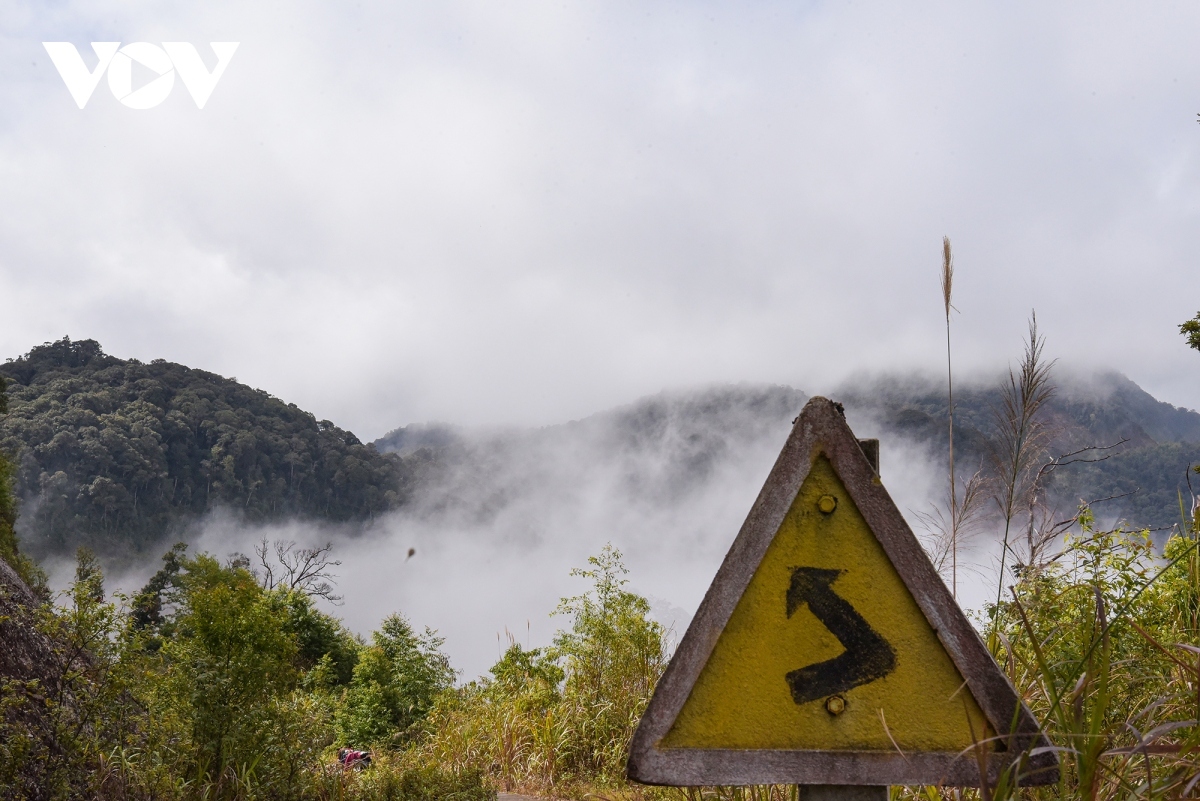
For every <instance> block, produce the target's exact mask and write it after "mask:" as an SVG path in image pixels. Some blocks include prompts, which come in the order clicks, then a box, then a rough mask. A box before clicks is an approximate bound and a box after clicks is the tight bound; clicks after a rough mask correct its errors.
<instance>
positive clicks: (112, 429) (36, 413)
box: [0, 338, 408, 554]
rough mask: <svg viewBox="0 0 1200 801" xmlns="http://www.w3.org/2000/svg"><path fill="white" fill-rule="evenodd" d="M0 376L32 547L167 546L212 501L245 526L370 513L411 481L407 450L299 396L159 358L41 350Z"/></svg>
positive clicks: (53, 346)
mask: <svg viewBox="0 0 1200 801" xmlns="http://www.w3.org/2000/svg"><path fill="white" fill-rule="evenodd" d="M0 379H7V384H8V405H9V410H8V414H7V415H4V416H3V417H0V451H4V452H5V453H7V454H8V455H9V458H10V459H12V461H13V462H14V465H15V469H14V471H13V480H14V485H15V486H14V490H15V492H16V494H17V497H18V498H19V499H20V502H21V514H22V518H23V520H22V527H21V533H22V540H23V546H24V547H25V549H26V550H28V551H30V552H31V553H33V554H46V553H51V552H57V553H64V552H66V553H69V552H71V550H73V549H74V548H75V547H76V546H77V545H88V546H90V547H92V548H94V549H95V550H96V551H98V552H103V553H108V554H120V553H122V552H125V553H131V552H137V551H143V550H145V549H146V548H147V547H153V548H157V547H158V546H159V545H160V544H161V543H162V542H163V540H164V538H165V537H167V536H172V535H177V534H178V533H179V530H180V529H181V528H182V527H183V526H184V525H185V524H186V523H187V522H188V521H189V520H191V519H194V518H195V517H196V516H198V515H200V514H203V513H204V512H206V511H208V510H211V509H214V508H216V507H224V508H226V509H228V510H231V511H233V512H234V513H236V514H238V515H240V516H241V517H243V518H244V519H246V520H248V521H265V520H272V519H280V518H284V517H288V516H307V517H315V518H320V519H324V520H331V521H353V520H366V519H369V518H371V517H372V516H374V515H377V514H379V513H381V512H384V511H387V510H388V509H391V508H394V507H396V506H397V505H398V504H400V503H401V502H402V500H403V498H404V496H405V493H406V491H407V489H408V483H407V481H406V471H405V467H404V464H403V463H402V461H401V460H400V459H399V458H397V457H395V456H392V455H382V454H380V453H378V452H377V451H376V450H375V448H374V447H373V446H371V445H368V444H363V443H362V442H360V441H359V440H358V438H356V437H355V436H354V435H353V434H352V433H350V432H348V431H345V430H343V429H340V428H338V427H337V426H335V425H334V424H333V423H331V422H329V421H328V420H317V419H316V418H315V417H314V416H313V415H312V414H310V413H308V412H305V411H304V410H302V409H299V408H298V407H297V406H296V405H295V404H290V403H285V402H283V401H281V400H279V399H277V398H274V397H272V396H270V395H268V394H267V393H266V392H263V391H262V390H256V389H252V388H251V387H248V386H246V385H244V384H240V383H238V382H237V381H236V380H233V379H229V378H222V377H221V376H218V375H214V374H213V373H209V372H205V371H203V370H195V369H192V368H189V367H185V366H183V365H180V364H174V363H172V362H167V361H163V360H161V359H156V360H154V361H152V362H150V363H149V364H144V363H142V362H139V361H137V360H134V359H118V358H116V357H114V356H109V355H108V354H106V353H104V351H103V350H102V348H101V347H100V344H99V343H97V342H95V341H93V340H80V341H72V340H70V339H66V338H64V339H62V340H60V341H58V342H54V343H48V344H45V345H42V346H40V347H36V348H34V349H32V350H31V351H30V352H29V353H27V354H26V355H24V356H22V357H21V358H18V359H15V360H10V361H8V362H7V363H5V364H3V365H0ZM4 478H5V477H4V476H0V480H2V479H4Z"/></svg>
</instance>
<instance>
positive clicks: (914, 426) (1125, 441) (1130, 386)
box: [839, 372, 1200, 528]
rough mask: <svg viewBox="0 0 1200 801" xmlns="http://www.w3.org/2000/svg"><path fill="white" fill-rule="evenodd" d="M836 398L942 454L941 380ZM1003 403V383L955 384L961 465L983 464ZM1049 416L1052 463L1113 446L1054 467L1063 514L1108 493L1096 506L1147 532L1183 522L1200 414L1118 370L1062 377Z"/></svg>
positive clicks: (873, 383) (858, 390)
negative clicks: (1069, 455)
mask: <svg viewBox="0 0 1200 801" xmlns="http://www.w3.org/2000/svg"><path fill="white" fill-rule="evenodd" d="M839 397H840V398H841V399H842V400H843V401H844V402H845V403H846V406H847V408H848V409H853V410H855V411H856V412H858V413H859V414H860V415H863V416H866V417H872V418H874V419H875V420H877V421H878V424H879V425H880V426H881V427H882V429H883V430H884V431H886V432H889V433H892V434H894V435H896V436H902V437H905V438H907V439H910V440H914V441H917V442H922V443H926V444H927V446H928V449H929V452H930V454H932V455H934V456H935V457H939V458H944V454H945V453H946V446H947V437H948V435H947V426H946V391H945V387H944V385H941V384H939V383H937V382H927V381H922V380H917V379H912V378H898V377H894V376H892V377H884V378H876V379H869V380H861V381H857V382H853V383H851V384H849V385H847V386H846V387H844V388H843V390H842V391H841V392H840V393H839ZM999 404H1000V386H999V382H997V383H995V384H973V385H964V386H962V387H961V388H956V389H955V397H954V406H955V433H954V442H955V448H956V452H957V455H958V461H959V466H960V467H963V468H966V469H968V470H974V469H979V468H982V469H984V470H986V469H987V467H988V443H989V441H990V440H991V438H992V437H993V436H994V433H995V424H994V411H993V410H994V409H995V408H997V407H998V406H999ZM1045 419H1046V423H1047V430H1048V432H1049V434H1050V439H1049V443H1048V447H1047V448H1046V453H1045V457H1046V458H1047V459H1049V458H1053V457H1056V456H1060V455H1063V454H1067V453H1070V452H1072V451H1076V450H1079V449H1081V448H1087V447H1089V446H1095V447H1104V446H1116V447H1113V448H1111V450H1110V451H1106V452H1101V453H1097V452H1092V453H1088V454H1083V455H1082V458H1085V459H1095V458H1097V457H1102V456H1104V457H1106V458H1103V459H1102V460H1100V461H1095V462H1090V463H1089V462H1076V463H1075V464H1070V465H1067V466H1065V467H1062V468H1059V469H1056V470H1054V471H1053V472H1052V474H1051V476H1050V480H1049V482H1048V486H1047V490H1048V494H1049V496H1050V500H1051V501H1052V502H1053V503H1054V504H1055V505H1057V506H1058V507H1059V508H1060V509H1061V511H1063V512H1065V513H1068V514H1069V513H1070V512H1072V511H1073V510H1074V507H1075V506H1076V505H1078V504H1079V503H1080V502H1082V501H1089V502H1090V501H1095V500H1099V499H1108V498H1112V500H1105V501H1104V502H1103V504H1102V505H1098V506H1097V507H1096V512H1097V513H1098V514H1100V515H1102V516H1103V517H1108V518H1120V519H1123V520H1125V521H1126V522H1128V523H1130V524H1131V525H1138V526H1149V527H1151V528H1165V527H1169V526H1171V525H1173V524H1175V523H1178V522H1179V521H1180V514H1179V493H1180V492H1183V494H1184V497H1185V498H1187V496H1188V488H1187V468H1188V466H1189V465H1192V464H1196V463H1200V414H1197V413H1196V412H1195V411H1194V410H1190V409H1185V408H1180V407H1176V406H1173V405H1171V404H1169V403H1164V402H1162V401H1159V400H1156V399H1155V398H1154V397H1153V396H1152V395H1150V394H1149V393H1148V392H1146V391H1145V390H1143V389H1142V388H1141V387H1139V386H1138V385H1137V384H1135V383H1134V382H1132V381H1130V380H1129V379H1128V378H1126V377H1125V376H1123V375H1120V374H1118V373H1112V372H1103V373H1095V374H1090V375H1077V374H1071V373H1066V374H1064V375H1063V376H1061V377H1059V379H1058V384H1057V387H1056V391H1055V395H1054V397H1053V398H1052V399H1051V401H1050V402H1049V403H1048V404H1047V406H1046V407H1045ZM1108 454H1111V455H1108ZM1198 489H1200V487H1198ZM1114 496H1120V497H1114ZM1189 502H1190V501H1189Z"/></svg>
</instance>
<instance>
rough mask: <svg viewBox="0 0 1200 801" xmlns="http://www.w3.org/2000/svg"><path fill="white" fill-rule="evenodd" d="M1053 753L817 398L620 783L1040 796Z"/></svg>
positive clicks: (682, 651) (868, 446)
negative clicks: (1002, 786)
mask: <svg viewBox="0 0 1200 801" xmlns="http://www.w3.org/2000/svg"><path fill="white" fill-rule="evenodd" d="M868 454H870V455H868ZM873 461H874V464H872V462H873ZM1049 745H1050V744H1049V742H1048V741H1047V740H1046V739H1045V737H1044V736H1043V735H1042V734H1041V733H1040V731H1039V728H1038V725H1037V722H1036V721H1035V720H1034V718H1033V716H1032V714H1030V712H1029V710H1028V709H1027V708H1026V707H1025V706H1024V704H1022V703H1021V702H1020V700H1019V699H1018V697H1017V694H1016V692H1015V691H1014V689H1013V687H1012V685H1011V684H1010V683H1009V681H1008V679H1007V677H1006V676H1005V675H1004V674H1003V672H1001V670H1000V668H999V666H997V664H996V662H995V661H994V660H993V659H992V657H991V655H990V654H989V653H988V651H987V648H986V647H985V646H984V644H983V641H982V640H981V639H980V638H979V635H978V634H977V633H976V632H975V630H974V629H973V628H972V627H971V624H970V623H969V622H968V621H967V619H966V617H965V616H964V615H963V613H962V610H961V609H959V607H958V605H957V604H956V603H955V601H954V598H953V597H952V596H951V595H950V592H949V590H948V589H946V585H945V584H944V583H943V582H942V580H941V578H940V577H939V576H938V574H937V571H936V570H935V569H934V567H933V565H932V564H931V563H930V561H929V559H928V557H927V556H926V555H925V552H924V550H922V548H921V546H920V543H918V542H917V539H916V537H915V536H914V535H913V533H912V530H911V529H910V528H909V527H908V524H907V523H906V522H905V521H904V518H903V516H902V515H901V514H900V511H899V510H898V509H897V508H896V505H895V503H893V502H892V499H891V497H890V496H889V495H888V493H887V491H886V490H885V489H884V488H883V484H882V483H881V482H880V478H879V472H878V442H877V441H874V440H864V441H861V442H860V441H859V440H857V439H855V437H854V434H853V433H852V432H851V430H850V427H849V426H848V425H847V424H846V420H845V417H844V415H843V414H842V410H841V406H840V405H839V404H835V403H833V402H832V401H830V400H828V399H826V398H813V399H812V400H810V401H809V402H808V404H807V405H806V406H805V407H804V411H802V412H801V414H800V416H799V417H798V418H796V421H795V425H794V426H793V428H792V433H791V436H790V437H789V438H788V441H787V444H785V445H784V448H783V452H782V453H781V454H780V455H779V459H778V460H777V461H776V463H775V466H774V468H773V469H772V470H771V474H770V476H769V477H768V478H767V483H766V485H765V486H763V488H762V491H761V492H760V493H759V496H758V499H757V500H756V501H755V503H754V506H753V508H752V509H751V510H750V514H749V516H748V517H747V518H746V522H745V523H744V524H743V525H742V529H741V531H740V532H739V533H738V535H737V538H736V539H735V540H734V542H733V545H732V546H731V547H730V549H729V553H728V554H727V555H726V557H725V561H724V562H723V563H722V565H721V567H720V569H719V570H718V571H717V575H716V578H715V579H713V583H712V586H711V587H709V590H708V593H707V594H706V595H705V597H704V601H703V602H702V603H701V605H700V608H699V610H697V612H696V616H695V618H693V620H692V623H691V625H690V626H689V627H688V630H687V633H686V634H685V635H684V637H683V640H682V641H681V642H680V644H679V648H678V649H677V651H676V653H675V656H674V657H673V658H672V660H671V663H670V665H669V666H668V667H667V670H666V672H665V673H664V674H663V677H662V679H661V680H660V681H659V683H658V686H657V687H656V688H655V691H654V696H653V698H652V699H651V701H650V704H649V706H648V707H647V709H646V712H645V714H644V715H643V716H642V720H641V723H640V724H639V726H638V729H637V732H636V734H635V735H634V738H633V742H632V744H631V747H630V756H629V765H628V773H629V777H630V778H631V779H633V780H635V781H639V782H643V783H646V784H664V785H677V786H698V785H745V784H804V785H825V786H827V787H825V788H822V790H821V792H814V793H813V795H814V796H820V795H821V794H822V793H826V791H836V788H835V787H830V786H831V785H860V786H875V787H877V788H878V793H880V794H882V793H884V792H885V790H884V788H885V787H886V786H887V785H892V784H927V785H942V786H976V787H978V786H980V784H981V783H982V780H983V779H984V778H985V777H984V775H983V772H984V771H986V778H987V780H988V782H989V784H991V783H993V782H995V780H996V778H997V777H998V776H999V774H1000V772H1001V771H1004V770H1007V769H1013V770H1015V771H1016V774H1017V776H1018V780H1019V781H1020V782H1021V783H1022V784H1046V783H1052V782H1055V781H1057V779H1058V758H1057V756H1056V755H1055V754H1054V752H1053V751H1052V750H1051V749H1050V748H1049ZM813 789H814V791H815V790H816V789H817V788H815V787H814V788H813ZM861 789H863V790H866V789H867V787H861ZM825 797H830V798H833V797H851V796H850V795H846V793H845V792H844V791H843V792H841V793H840V795H839V793H838V792H832V794H829V793H826V795H825ZM853 797H864V798H866V797H875V794H874V793H873V792H872V793H869V794H867V795H861V794H860V795H859V796H853ZM879 797H883V796H882V795H880V796H879Z"/></svg>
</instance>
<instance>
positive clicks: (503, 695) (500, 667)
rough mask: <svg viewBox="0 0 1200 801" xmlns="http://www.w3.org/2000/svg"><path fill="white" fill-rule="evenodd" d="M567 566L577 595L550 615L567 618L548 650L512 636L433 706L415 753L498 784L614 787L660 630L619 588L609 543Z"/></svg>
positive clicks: (639, 602)
mask: <svg viewBox="0 0 1200 801" xmlns="http://www.w3.org/2000/svg"><path fill="white" fill-rule="evenodd" d="M588 562H589V565H590V567H589V568H587V569H580V570H575V571H572V575H574V576H577V577H580V578H584V579H587V580H588V581H590V583H591V587H590V589H589V590H588V591H587V592H586V593H584V594H583V595H579V596H575V597H572V598H566V599H563V601H562V602H561V604H560V605H559V607H558V610H557V614H563V615H569V616H570V617H571V621H572V626H571V629H570V630H569V631H561V632H559V634H558V636H557V637H556V638H555V644H554V646H553V647H552V648H550V649H547V650H543V649H538V648H534V649H530V650H526V649H524V648H522V647H521V646H520V645H519V644H517V643H515V642H513V643H511V644H510V645H509V648H508V650H507V651H506V652H505V654H504V656H503V657H502V658H501V659H500V661H499V662H497V663H496V665H494V666H493V667H492V669H491V671H490V672H491V677H490V678H484V679H480V680H479V681H476V682H472V683H470V684H468V685H467V686H466V687H464V688H462V689H461V690H458V691H457V692H454V693H447V694H445V695H443V696H442V697H441V698H440V699H439V701H438V703H437V705H435V707H434V709H433V710H432V711H431V713H430V716H429V720H428V722H427V724H426V728H427V730H428V732H429V735H428V738H427V739H426V740H425V742H424V743H422V744H421V745H420V750H419V753H420V755H421V757H422V758H423V759H426V760H429V761H432V762H433V763H434V764H440V765H443V766H447V767H451V768H456V769H468V768H474V769H478V770H483V771H486V772H488V773H489V774H490V775H491V776H493V777H494V778H495V779H496V780H497V781H498V782H499V783H500V784H501V785H502V786H503V787H504V788H505V789H513V788H516V787H520V788H525V789H529V790H535V791H544V792H547V793H553V794H556V795H560V794H564V793H565V794H571V793H576V794H577V793H581V792H583V791H584V790H586V789H587V788H589V787H602V788H607V791H608V792H611V791H614V790H616V791H620V790H622V789H623V788H627V787H628V785H627V784H626V782H625V779H624V773H625V761H626V758H627V756H628V749H629V741H630V738H631V737H632V736H633V730H634V728H635V727H636V726H637V722H638V720H639V719H640V717H641V714H642V711H643V710H644V709H645V705H646V703H647V702H648V701H649V698H650V694H651V693H652V692H653V689H654V685H655V683H656V682H657V681H658V677H659V676H660V675H661V673H662V670H663V669H664V667H665V664H666V658H667V633H666V632H665V631H664V630H663V628H662V627H661V626H660V625H659V624H658V623H655V622H654V621H652V620H650V619H649V616H648V615H649V611H650V607H649V604H648V603H647V602H646V600H645V599H644V598H642V597H641V596H639V595H636V594H634V593H632V592H629V591H628V590H626V589H625V584H626V579H625V578H624V576H625V574H626V569H625V567H624V566H623V564H622V563H621V554H620V552H619V551H617V550H616V549H615V548H612V547H611V546H608V547H605V548H604V550H603V551H602V552H601V553H600V554H599V555H598V556H593V557H590V558H589V559H588Z"/></svg>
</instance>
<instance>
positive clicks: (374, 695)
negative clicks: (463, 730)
mask: <svg viewBox="0 0 1200 801" xmlns="http://www.w3.org/2000/svg"><path fill="white" fill-rule="evenodd" d="M372 640H373V643H372V645H371V646H370V647H369V648H364V649H363V650H362V651H361V653H360V654H359V657H358V664H357V665H355V666H354V673H353V677H352V679H351V681H350V687H349V689H348V691H347V692H346V698H345V702H344V703H343V705H342V706H341V707H340V708H339V710H338V714H337V719H336V720H337V732H338V736H339V737H340V739H341V740H342V741H343V742H347V743H360V744H364V745H366V744H373V743H384V744H386V743H403V742H409V741H411V740H413V739H414V737H415V736H416V734H417V733H418V732H417V726H418V724H420V723H421V722H422V721H423V720H424V719H425V716H426V715H428V714H429V710H430V709H431V708H432V707H433V704H434V700H435V699H436V698H437V696H438V695H439V694H440V693H442V692H443V691H445V690H448V689H449V688H450V687H451V686H453V684H454V671H453V670H452V669H451V667H450V660H449V659H448V658H447V657H446V656H445V655H444V654H443V653H442V652H441V646H442V643H443V640H442V638H441V637H438V636H437V634H436V633H435V632H433V631H431V630H430V629H428V628H427V629H425V632H424V633H423V634H421V635H417V634H416V633H414V632H413V630H412V626H411V625H409V623H408V621H407V620H405V619H404V618H403V617H402V616H400V615H389V616H388V617H387V619H385V620H384V621H383V625H382V626H381V627H380V629H379V631H377V632H375V633H374V634H373V635H372Z"/></svg>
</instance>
